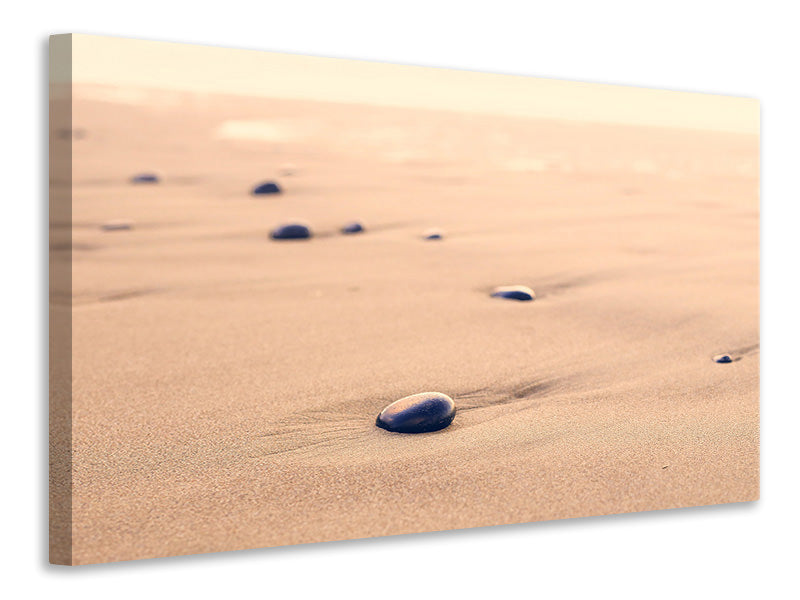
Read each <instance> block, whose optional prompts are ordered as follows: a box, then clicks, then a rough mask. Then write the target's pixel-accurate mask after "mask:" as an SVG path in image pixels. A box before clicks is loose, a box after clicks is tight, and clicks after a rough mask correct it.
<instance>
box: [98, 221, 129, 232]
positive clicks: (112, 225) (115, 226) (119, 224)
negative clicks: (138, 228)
mask: <svg viewBox="0 0 800 600" xmlns="http://www.w3.org/2000/svg"><path fill="white" fill-rule="evenodd" d="M100 229H102V230H103V231H128V230H129V229H133V223H131V222H130V221H108V222H107V223H103V224H102V225H101V226H100Z"/></svg>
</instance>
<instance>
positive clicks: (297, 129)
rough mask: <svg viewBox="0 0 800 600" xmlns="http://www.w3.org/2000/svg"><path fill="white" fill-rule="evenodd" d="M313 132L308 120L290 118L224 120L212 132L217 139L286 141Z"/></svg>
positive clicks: (304, 136) (297, 138)
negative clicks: (301, 120)
mask: <svg viewBox="0 0 800 600" xmlns="http://www.w3.org/2000/svg"><path fill="white" fill-rule="evenodd" d="M313 133H314V127H313V126H312V125H311V124H310V123H308V122H300V121H296V120H291V119H272V120H249V121H241V120H230V121H224V122H223V123H222V125H220V126H219V127H218V128H217V130H216V131H215V132H214V137H215V138H217V139H223V140H225V139H227V140H256V141H262V142H288V141H297V140H302V139H306V138H308V137H309V136H311V135H312V134H313Z"/></svg>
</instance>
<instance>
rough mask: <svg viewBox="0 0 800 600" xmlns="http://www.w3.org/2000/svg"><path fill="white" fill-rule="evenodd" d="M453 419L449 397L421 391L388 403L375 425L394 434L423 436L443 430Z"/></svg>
mask: <svg viewBox="0 0 800 600" xmlns="http://www.w3.org/2000/svg"><path fill="white" fill-rule="evenodd" d="M455 416H456V405H455V402H453V399H452V398H450V396H446V395H445V394H440V393H439V392H423V393H421V394H414V395H413V396H406V397H405V398H400V400H397V401H395V402H392V403H391V404H390V405H389V406H387V407H386V408H384V409H383V410H382V411H381V413H380V414H379V415H378V418H377V419H375V425H377V426H378V427H380V428H381V429H386V430H387V431H394V432H397V433H426V432H428V431H439V430H440V429H444V428H445V427H447V426H448V425H450V423H452V422H453V419H454V418H455Z"/></svg>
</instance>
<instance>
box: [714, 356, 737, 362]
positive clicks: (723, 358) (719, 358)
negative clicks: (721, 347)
mask: <svg viewBox="0 0 800 600" xmlns="http://www.w3.org/2000/svg"><path fill="white" fill-rule="evenodd" d="M714 362H718V363H729V362H733V359H732V358H731V355H730V354H717V355H716V356H715V357H714Z"/></svg>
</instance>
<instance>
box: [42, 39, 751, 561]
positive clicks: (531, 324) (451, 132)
mask: <svg viewBox="0 0 800 600" xmlns="http://www.w3.org/2000/svg"><path fill="white" fill-rule="evenodd" d="M50 51H51V54H50V130H49V133H50V141H49V144H50V240H49V242H50V291H49V293H50V297H49V302H50V557H51V558H50V559H51V562H53V563H58V564H69V565H84V564H91V563H104V562H112V561H126V560H133V559H146V558H155V557H166V556H175V555H185V554H194V553H205V552H218V551H224V550H239V549H251V548H264V547H274V546H285V545H291V544H304V543H310V542H322V541H331V540H347V539H355V538H367V537H379V536H392V535H397V534H406V533H417V532H433V531H442V530H451V529H463V528H474V527H485V526H493V525H505V524H518V523H531V522H536V521H545V520H554V519H566V518H574V517H585V516H592V515H608V514H615V513H627V512H635V511H652V510H658V509H670V508H677V507H688V506H698V505H711V504H721V503H731V502H746V501H752V500H755V499H757V498H758V494H759V404H758V402H759V395H758V390H759V105H758V102H757V101H756V100H754V99H749V98H736V97H728V96H717V95H707V94H698V93H687V92H674V91H667V90H655V89H643V88H635V87H625V86H614V85H600V84H588V83H580V82H570V81H558V80H547V79H537V78H533V77H522V76H512V75H497V74H490V73H475V72H468V71H458V70H447V69H434V68H428V67H416V66H404V65H393V64H380V63H373V62H365V61H357V60H339V59H331V58H322V57H308V56H297V55H290V54H280V53H270V52H259V51H252V50H235V49H226V48H214V47H205V46H194V45H187V44H175V43H165V42H151V41H138V40H129V39H120V38H112V37H102V36H87V35H59V36H53V37H52V38H51V41H50ZM536 68H537V65H535V64H532V65H531V69H532V70H535V69H536ZM531 531H532V532H535V526H532V530H531ZM533 535H535V533H533ZM420 543H424V542H420ZM466 543H471V542H466ZM476 543H477V542H476ZM476 550H478V548H476ZM331 551H335V550H334V549H332V550H331Z"/></svg>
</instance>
